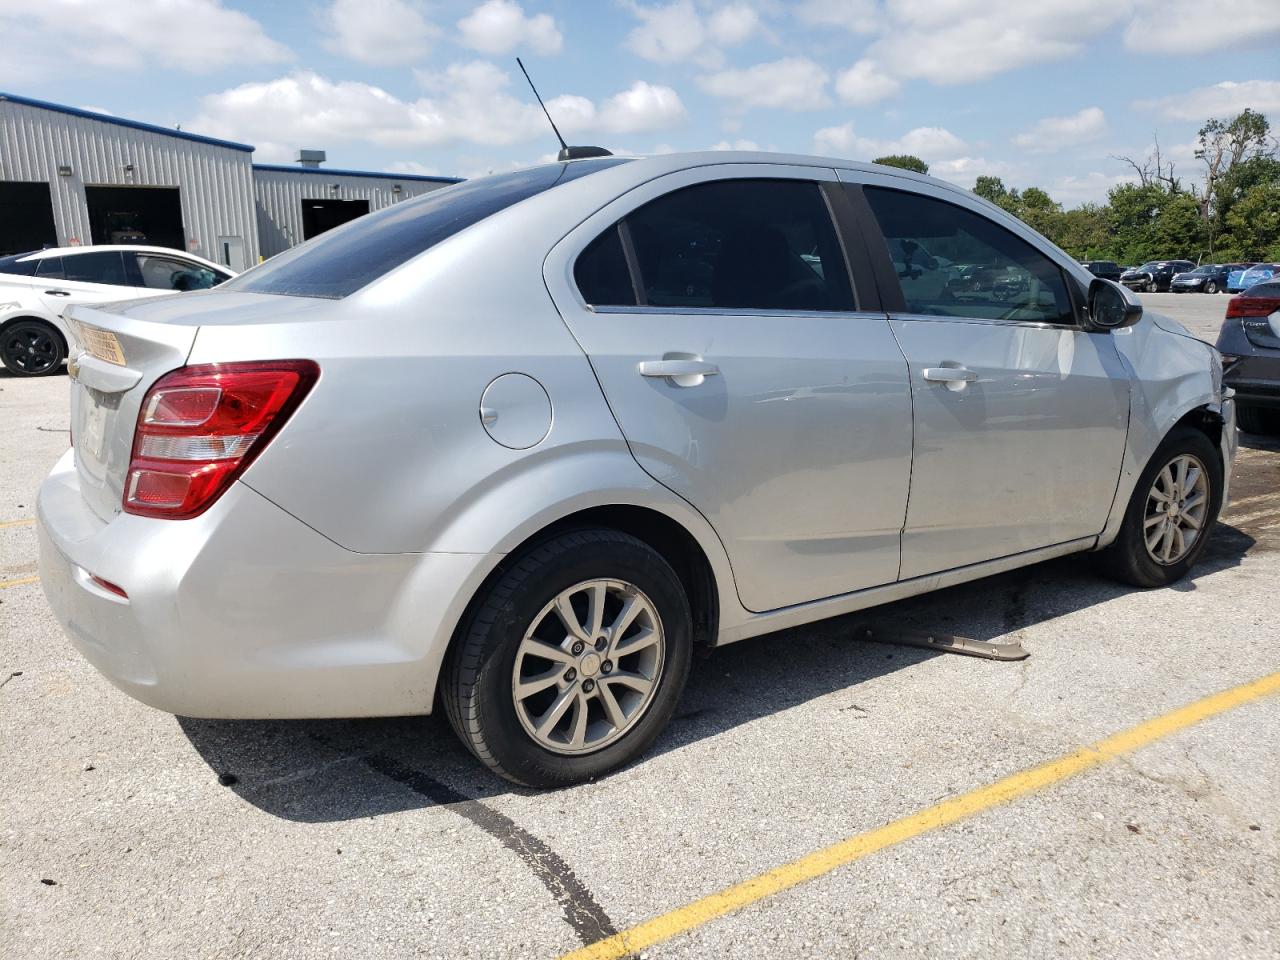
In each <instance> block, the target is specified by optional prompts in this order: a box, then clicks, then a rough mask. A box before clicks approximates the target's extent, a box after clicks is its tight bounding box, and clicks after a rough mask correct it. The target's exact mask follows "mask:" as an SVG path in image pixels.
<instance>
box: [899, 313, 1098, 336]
mask: <svg viewBox="0 0 1280 960" xmlns="http://www.w3.org/2000/svg"><path fill="white" fill-rule="evenodd" d="M889 319H890V320H912V321H917V322H919V321H929V322H933V323H982V324H986V325H988V326H992V327H1030V328H1032V329H1034V330H1074V331H1076V332H1077V333H1090V332H1091V331H1089V330H1085V329H1084V328H1083V327H1081V326H1080V325H1079V324H1078V323H1050V322H1048V321H1045V320H1002V319H1000V318H999V317H953V316H950V315H949V314H935V313H905V312H904V313H897V312H894V313H890V314H889Z"/></svg>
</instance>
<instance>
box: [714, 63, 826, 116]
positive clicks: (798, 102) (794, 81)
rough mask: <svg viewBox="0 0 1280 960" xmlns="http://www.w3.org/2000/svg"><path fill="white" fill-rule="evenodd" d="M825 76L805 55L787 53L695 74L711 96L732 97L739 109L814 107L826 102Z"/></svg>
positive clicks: (730, 98)
mask: <svg viewBox="0 0 1280 960" xmlns="http://www.w3.org/2000/svg"><path fill="white" fill-rule="evenodd" d="M828 79H829V78H828V74H827V71H826V70H824V69H823V68H822V67H820V66H819V65H818V64H816V63H814V62H813V61H812V60H810V59H808V58H807V57H787V58H785V59H782V60H774V61H771V62H769V63H757V64H755V65H754V66H751V67H746V68H745V69H741V70H722V71H720V72H719V73H712V74H707V75H705V76H702V77H699V78H698V84H699V86H701V87H702V89H703V90H705V91H706V92H707V93H709V94H711V95H712V96H713V97H723V98H724V99H727V100H733V101H735V102H736V104H737V106H738V107H739V108H741V109H746V108H748V107H777V108H780V109H783V110H816V109H818V108H820V107H824V106H826V105H827V104H828V103H829V102H830V101H829V100H828V98H827V92H826V88H827V80H828Z"/></svg>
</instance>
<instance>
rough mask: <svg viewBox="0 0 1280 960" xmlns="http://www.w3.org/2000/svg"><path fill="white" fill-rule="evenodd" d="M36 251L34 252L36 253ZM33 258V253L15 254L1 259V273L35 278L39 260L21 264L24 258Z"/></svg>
mask: <svg viewBox="0 0 1280 960" xmlns="http://www.w3.org/2000/svg"><path fill="white" fill-rule="evenodd" d="M34 252H36V251H32V253H34ZM29 256H31V253H15V254H14V255H13V256H11V257H0V273H19V274H21V275H22V276H24V277H31V276H35V272H36V264H37V263H38V262H39V261H37V260H28V261H27V262H26V263H22V262H20V261H21V260H22V259H23V258H24V257H29Z"/></svg>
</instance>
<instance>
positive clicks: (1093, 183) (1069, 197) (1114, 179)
mask: <svg viewBox="0 0 1280 960" xmlns="http://www.w3.org/2000/svg"><path fill="white" fill-rule="evenodd" d="M1136 181H1137V177H1135V176H1133V175H1132V174H1119V175H1115V176H1113V175H1111V174H1106V173H1101V172H1099V171H1097V170H1094V171H1091V172H1089V173H1086V174H1084V175H1083V176H1077V175H1075V174H1071V175H1068V176H1065V177H1059V178H1058V179H1057V180H1054V181H1053V182H1052V183H1051V184H1049V186H1047V187H1046V188H1045V189H1046V191H1047V192H1048V194H1049V196H1051V197H1053V199H1055V200H1057V201H1058V202H1059V203H1061V204H1062V205H1063V207H1065V208H1071V207H1078V206H1080V204H1082V203H1103V202H1105V201H1106V199H1107V191H1108V190H1110V189H1111V188H1112V187H1116V186H1119V185H1120V184H1122V183H1135V182H1136Z"/></svg>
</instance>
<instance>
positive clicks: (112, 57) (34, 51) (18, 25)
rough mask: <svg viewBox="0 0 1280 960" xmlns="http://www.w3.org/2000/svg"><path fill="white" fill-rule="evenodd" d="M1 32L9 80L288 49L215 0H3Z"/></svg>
mask: <svg viewBox="0 0 1280 960" xmlns="http://www.w3.org/2000/svg"><path fill="white" fill-rule="evenodd" d="M0 37H3V38H4V56H3V58H0V79H3V80H4V81H6V82H12V81H14V80H22V81H25V82H28V83H29V82H30V81H31V80H33V79H37V78H43V77H51V76H57V75H64V74H65V73H66V71H67V66H68V64H84V65H87V66H90V67H96V68H100V69H105V70H142V69H154V68H155V67H164V68H167V69H174V70H182V71H186V72H189V73H207V72H209V71H213V70H220V69H223V68H225V67H229V66H233V65H236V64H251V63H278V62H280V61H283V60H289V59H291V58H292V57H293V54H292V53H291V52H290V50H289V48H288V47H285V46H284V45H282V44H280V43H277V42H276V41H274V40H272V39H271V38H270V37H269V36H267V34H266V31H265V30H263V28H262V24H260V23H258V21H257V20H255V19H253V18H252V17H250V16H249V15H248V14H245V13H241V12H240V11H238V10H228V9H227V8H226V7H224V6H223V5H222V3H221V2H220V0H95V2H92V3H82V2H77V0H40V2H39V3H24V2H21V0H0Z"/></svg>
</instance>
